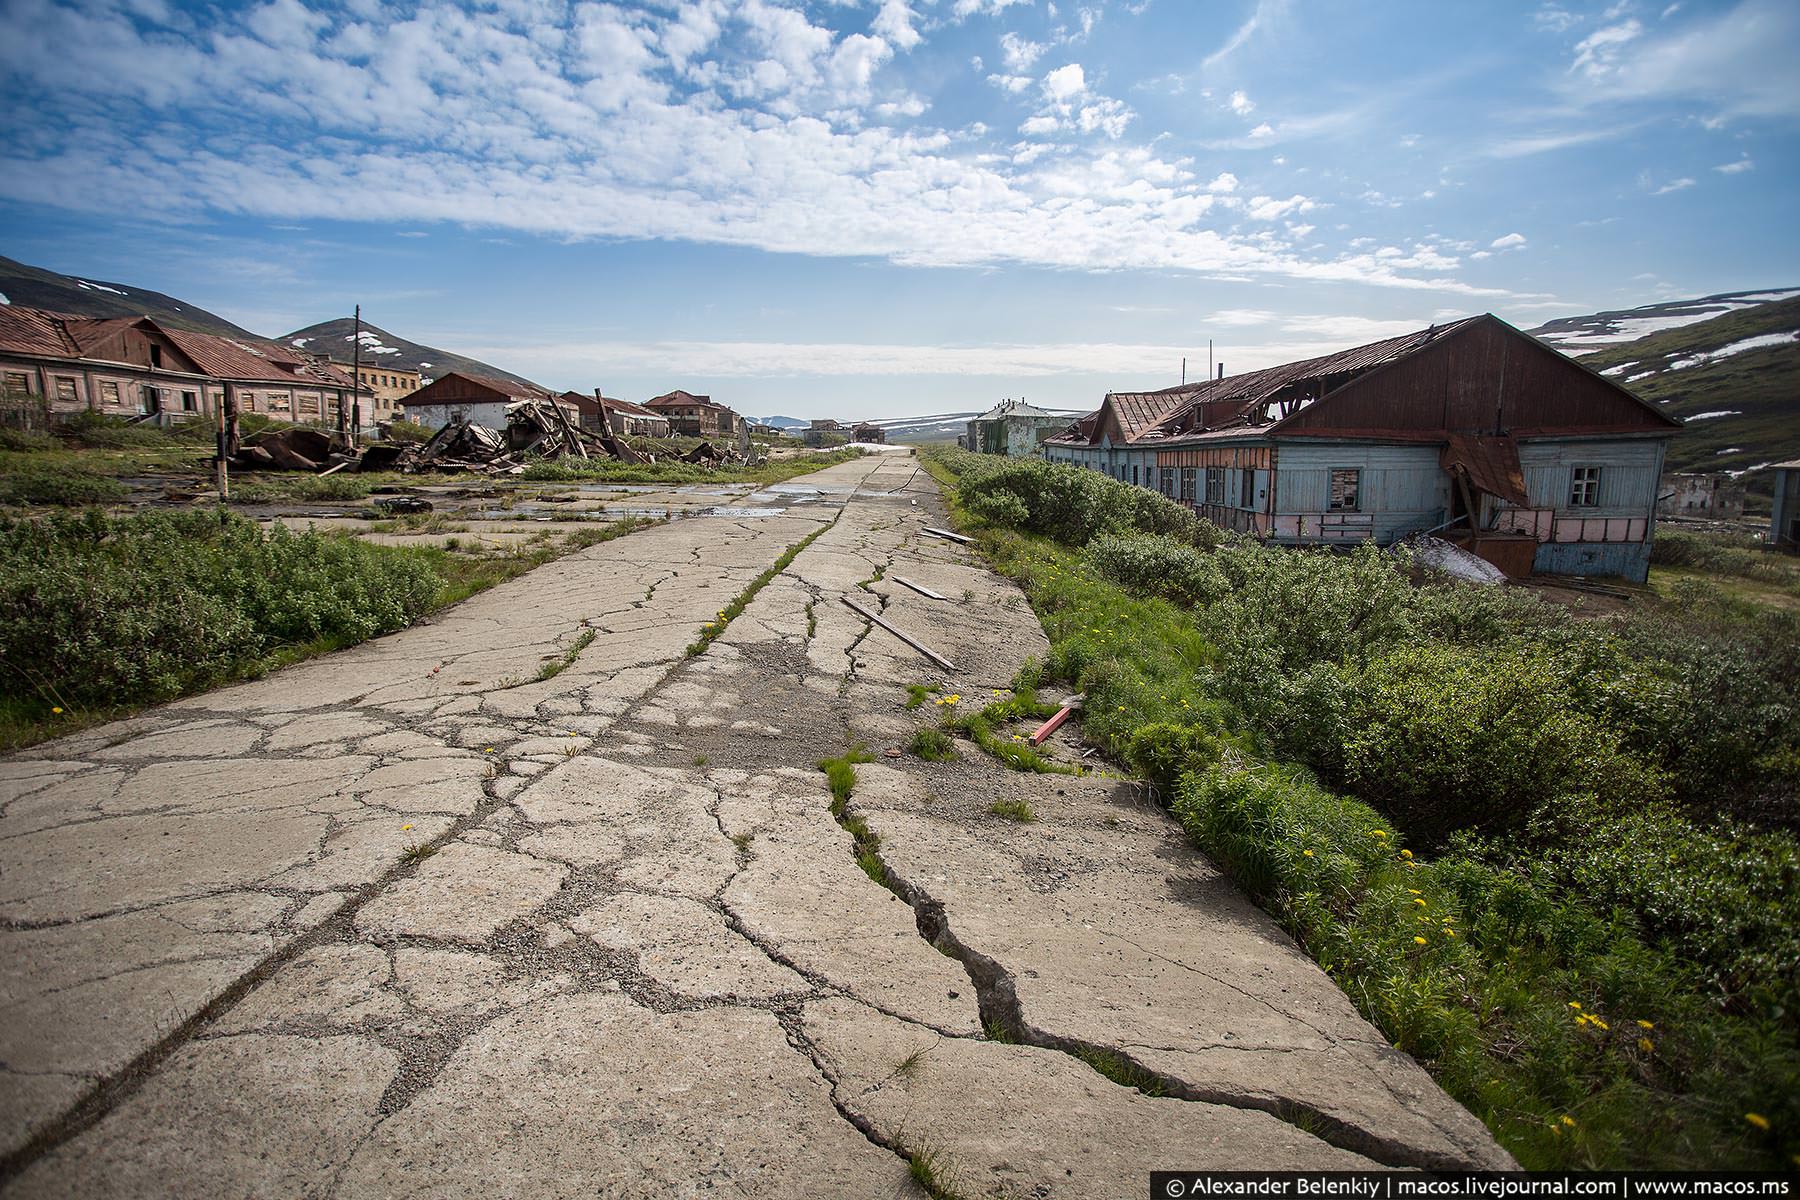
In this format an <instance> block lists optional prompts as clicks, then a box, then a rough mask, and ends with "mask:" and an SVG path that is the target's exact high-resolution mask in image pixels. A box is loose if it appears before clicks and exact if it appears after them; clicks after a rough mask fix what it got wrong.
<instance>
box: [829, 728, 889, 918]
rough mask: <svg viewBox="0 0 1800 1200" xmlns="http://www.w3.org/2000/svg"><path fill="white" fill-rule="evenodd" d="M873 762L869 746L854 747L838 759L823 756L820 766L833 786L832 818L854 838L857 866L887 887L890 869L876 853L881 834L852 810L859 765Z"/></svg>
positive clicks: (879, 846) (873, 757) (879, 844)
mask: <svg viewBox="0 0 1800 1200" xmlns="http://www.w3.org/2000/svg"><path fill="white" fill-rule="evenodd" d="M874 761H875V756H874V755H873V754H870V753H869V750H868V747H866V746H852V747H851V748H850V749H848V750H846V751H845V752H844V753H843V754H841V755H839V756H838V757H836V758H822V759H820V760H819V763H818V767H819V770H821V771H823V772H825V782H826V784H827V785H828V786H829V787H830V788H831V815H832V817H833V818H834V819H836V821H837V823H838V824H839V825H841V826H843V827H844V829H845V830H846V831H848V832H849V834H850V836H851V838H853V839H854V840H855V853H856V865H857V866H859V867H861V868H862V872H863V874H865V875H867V876H868V877H869V878H870V879H873V880H874V881H875V882H876V883H879V884H880V885H881V886H882V887H887V886H888V878H887V869H886V868H885V867H883V866H882V865H881V858H880V857H879V856H878V855H877V854H876V851H877V850H879V849H880V848H881V837H880V835H878V834H877V833H876V832H875V831H874V830H873V829H870V828H869V825H868V822H866V821H864V820H863V819H862V818H861V817H859V816H857V815H856V814H854V813H852V812H850V810H849V805H850V794H851V793H852V792H854V791H855V790H856V764H858V763H867V762H874Z"/></svg>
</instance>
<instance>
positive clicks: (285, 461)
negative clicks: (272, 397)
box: [231, 425, 332, 471]
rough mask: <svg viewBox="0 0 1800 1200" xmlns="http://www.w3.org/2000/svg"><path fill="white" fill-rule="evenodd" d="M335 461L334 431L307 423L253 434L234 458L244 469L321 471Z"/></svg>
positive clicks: (239, 468)
mask: <svg viewBox="0 0 1800 1200" xmlns="http://www.w3.org/2000/svg"><path fill="white" fill-rule="evenodd" d="M331 463H332V450H331V435H330V434H328V433H325V432H323V431H322V430H318V429H309V428H307V427H305V426H303V425H295V426H291V427H289V428H287V429H265V430H263V431H262V432H261V433H256V434H252V435H251V436H250V437H248V438H245V439H244V441H243V443H242V444H241V445H240V446H239V447H238V452H237V453H236V454H235V455H233V456H232V458H231V465H232V466H234V467H236V468H237V469H238V470H240V471H245V470H249V471H257V470H261V471H319V470H322V469H324V468H325V467H327V466H329V465H331Z"/></svg>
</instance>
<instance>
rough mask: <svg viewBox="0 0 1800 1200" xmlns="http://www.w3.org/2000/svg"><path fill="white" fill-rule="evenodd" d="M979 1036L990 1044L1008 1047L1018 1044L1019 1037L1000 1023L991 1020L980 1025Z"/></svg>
mask: <svg viewBox="0 0 1800 1200" xmlns="http://www.w3.org/2000/svg"><path fill="white" fill-rule="evenodd" d="M981 1036H982V1037H984V1038H986V1039H987V1040H988V1041H990V1042H1001V1043H1003V1044H1005V1045H1008V1046H1016V1045H1018V1044H1019V1035H1018V1034H1017V1033H1015V1032H1013V1031H1012V1030H1011V1029H1009V1028H1007V1026H1006V1025H1005V1024H1004V1023H1003V1022H1000V1021H996V1020H994V1019H992V1018H989V1019H988V1020H985V1021H983V1022H982V1023H981Z"/></svg>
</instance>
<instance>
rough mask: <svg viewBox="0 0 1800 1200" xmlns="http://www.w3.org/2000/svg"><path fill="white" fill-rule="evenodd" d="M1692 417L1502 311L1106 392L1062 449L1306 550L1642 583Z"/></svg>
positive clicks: (1055, 447)
mask: <svg viewBox="0 0 1800 1200" xmlns="http://www.w3.org/2000/svg"><path fill="white" fill-rule="evenodd" d="M1679 428H1680V422H1679V421H1677V420H1675V419H1674V418H1673V417H1670V416H1668V415H1667V414H1666V413H1663V412H1662V411H1660V410H1659V409H1657V408H1656V406H1655V405H1652V404H1649V403H1646V402H1645V401H1643V400H1640V399H1639V398H1638V397H1636V396H1634V395H1632V394H1631V393H1630V392H1629V391H1626V390H1625V389H1624V388H1623V387H1621V386H1619V385H1618V384H1616V383H1614V382H1612V381H1611V380H1609V379H1606V378H1604V377H1602V376H1601V375H1599V374H1597V373H1595V372H1594V371H1591V370H1589V369H1588V368H1586V367H1584V366H1582V365H1581V364H1580V363H1577V362H1575V361H1574V360H1572V359H1570V358H1567V357H1565V356H1564V355H1562V354H1559V353H1557V352H1556V351H1555V350H1552V349H1551V348H1550V347H1548V346H1546V345H1544V344H1543V343H1542V342H1539V341H1538V340H1537V339H1535V338H1533V337H1530V336H1529V335H1527V334H1524V333H1521V332H1520V331H1518V330H1517V329H1514V328H1513V327H1512V326H1511V325H1508V324H1507V323H1506V322H1504V321H1502V320H1500V319H1499V318H1497V317H1495V316H1493V315H1491V314H1484V315H1482V316H1477V317H1469V318H1465V319H1463V320H1460V321H1456V322H1453V323H1451V324H1448V325H1438V326H1433V327H1431V328H1429V329H1423V330H1419V331H1417V332H1414V333H1409V334H1405V335H1403V336H1400V337H1395V338H1388V339H1386V340H1384V341H1379V342H1373V343H1371V344H1369V345H1366V346H1358V347H1355V348H1353V349H1349V350H1344V351H1341V352H1339V353H1337V354H1330V355H1326V356H1324V357H1322V358H1314V359H1308V360H1305V361H1303V362H1295V363H1288V364H1285V365H1283V366H1278V367H1271V368H1268V369H1267V370H1262V371H1252V372H1249V373H1247V374H1243V375H1236V376H1229V377H1225V378H1219V379H1209V380H1204V381H1202V382H1200V383H1195V384H1188V385H1185V386H1182V387H1175V388H1168V389H1164V390H1162V391H1155V392H1115V393H1109V394H1108V395H1107V396H1106V398H1105V400H1104V402H1103V403H1102V404H1101V406H1100V408H1099V409H1097V410H1096V411H1095V412H1092V413H1090V414H1088V415H1087V416H1085V417H1083V418H1082V419H1081V420H1080V421H1078V422H1077V423H1076V424H1075V425H1074V426H1072V427H1071V428H1069V429H1068V430H1066V431H1065V432H1063V433H1062V434H1059V435H1057V436H1055V437H1052V438H1050V439H1049V440H1048V441H1046V442H1045V443H1044V453H1045V456H1046V457H1048V458H1050V459H1051V460H1052V461H1058V462H1070V463H1076V464H1079V465H1082V466H1088V467H1092V468H1094V469H1096V470H1100V471H1104V472H1105V473H1107V474H1108V475H1111V476H1112V477H1113V478H1115V479H1119V480H1122V481H1124V482H1126V483H1134V484H1137V485H1139V486H1142V487H1149V488H1154V489H1156V490H1158V491H1161V492H1162V493H1163V494H1164V495H1166V496H1168V497H1169V498H1171V499H1173V500H1176V501H1178V502H1180V503H1182V504H1185V505H1188V506H1189V507H1191V508H1193V509H1194V510H1196V511H1197V512H1199V513H1200V514H1201V515H1202V516H1204V517H1206V518H1207V519H1209V520H1211V521H1213V522H1214V523H1216V524H1218V525H1220V526H1223V527H1225V528H1227V529H1233V530H1238V531H1240V532H1244V533H1249V534H1252V535H1254V536H1257V537H1260V538H1264V539H1266V540H1269V541H1271V542H1276V543H1282V544H1288V545H1304V544H1319V543H1348V542H1357V541H1362V540H1365V539H1373V540H1374V541H1376V542H1377V543H1380V544H1383V545H1386V544H1388V543H1391V542H1394V541H1396V540H1398V539H1400V538H1404V537H1406V536H1408V535H1409V534H1415V533H1421V532H1427V531H1430V532H1435V533H1437V534H1438V535H1439V536H1442V537H1445V538H1447V539H1449V540H1452V541H1457V542H1459V543H1461V544H1463V545H1464V546H1465V547H1467V548H1469V549H1472V550H1473V551H1474V552H1475V553H1477V554H1479V555H1481V556H1482V557H1483V558H1486V559H1487V560H1488V561H1490V562H1492V563H1494V565H1496V566H1497V567H1499V568H1500V569H1501V570H1503V571H1505V572H1506V573H1507V574H1508V575H1511V576H1515V577H1517V576H1523V575H1528V574H1530V573H1532V572H1533V571H1540V572H1545V573H1550V574H1563V575H1611V576H1622V577H1624V578H1626V579H1631V580H1637V581H1640V582H1641V581H1643V580H1644V579H1645V578H1646V576H1647V575H1648V572H1649V566H1650V542H1651V537H1652V533H1653V528H1654V524H1655V516H1656V513H1655V509H1656V497H1657V482H1658V480H1659V479H1660V478H1661V475H1662V465H1663V459H1664V456H1665V453H1666V451H1667V449H1668V443H1669V439H1670V438H1671V437H1672V436H1674V434H1675V432H1676V431H1677V430H1678V429H1679Z"/></svg>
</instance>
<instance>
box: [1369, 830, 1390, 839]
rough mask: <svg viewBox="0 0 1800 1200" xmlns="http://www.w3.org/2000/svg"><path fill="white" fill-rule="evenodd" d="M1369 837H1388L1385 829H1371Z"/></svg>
mask: <svg viewBox="0 0 1800 1200" xmlns="http://www.w3.org/2000/svg"><path fill="white" fill-rule="evenodd" d="M1369 836H1370V837H1380V838H1384V837H1386V836H1387V830H1385V829H1371V830H1369Z"/></svg>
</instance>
